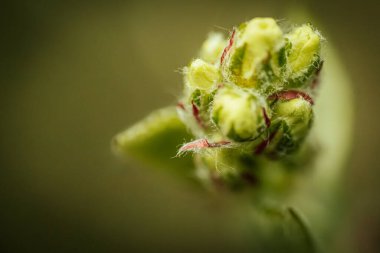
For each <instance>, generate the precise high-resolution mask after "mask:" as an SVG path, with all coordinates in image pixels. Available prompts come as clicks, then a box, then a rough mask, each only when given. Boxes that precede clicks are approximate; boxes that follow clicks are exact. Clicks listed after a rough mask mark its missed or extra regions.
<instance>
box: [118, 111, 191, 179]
mask: <svg viewBox="0 0 380 253" xmlns="http://www.w3.org/2000/svg"><path fill="white" fill-rule="evenodd" d="M190 139H191V136H190V134H189V133H188V132H187V129H186V127H185V125H183V123H182V121H181V120H180V119H179V117H178V114H177V111H176V108H175V107H166V108H163V109H159V110H156V111H154V112H152V113H151V114H150V115H148V116H147V117H146V118H145V119H143V120H141V121H140V122H138V123H136V124H135V125H133V126H131V127H130V128H128V129H126V130H125V131H123V132H121V133H119V134H118V135H116V136H115V137H114V139H113V141H112V146H113V148H114V150H115V151H116V152H117V153H118V154H120V155H121V156H126V157H133V158H137V159H138V160H141V161H144V162H146V163H148V164H150V165H154V166H156V167H157V166H158V167H164V168H171V169H174V170H175V171H178V172H179V173H189V172H190V170H191V169H193V168H194V165H193V162H192V157H190V156H187V157H175V156H176V153H177V150H178V147H179V146H180V145H181V144H182V143H184V142H185V141H188V140H190Z"/></svg>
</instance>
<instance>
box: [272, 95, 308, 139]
mask: <svg viewBox="0 0 380 253" xmlns="http://www.w3.org/2000/svg"><path fill="white" fill-rule="evenodd" d="M273 114H274V115H275V119H276V118H277V119H281V120H283V121H285V123H286V124H287V125H288V127H289V131H290V133H291V135H292V137H293V139H294V140H295V141H297V140H299V139H302V138H303V137H304V136H305V135H306V134H307V132H308V130H309V129H310V125H311V122H312V119H313V110H312V107H311V104H310V103H309V102H308V101H306V100H305V99H304V98H301V97H300V98H295V99H291V100H288V101H279V102H277V104H276V106H275V107H274V109H273Z"/></svg>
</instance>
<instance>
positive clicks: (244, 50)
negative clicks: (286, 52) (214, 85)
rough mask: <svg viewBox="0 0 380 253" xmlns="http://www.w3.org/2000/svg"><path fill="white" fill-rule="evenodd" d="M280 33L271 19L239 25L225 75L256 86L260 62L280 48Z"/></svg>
mask: <svg viewBox="0 0 380 253" xmlns="http://www.w3.org/2000/svg"><path fill="white" fill-rule="evenodd" d="M282 44H283V34H282V31H281V29H280V27H278V25H277V24H276V21H275V20H274V19H272V18H254V19H252V20H251V21H249V22H247V23H246V24H244V25H242V26H240V27H239V29H238V30H237V33H236V36H235V38H234V45H233V47H232V48H231V52H230V56H229V57H228V59H226V62H225V66H224V67H225V68H224V69H225V73H224V74H225V77H226V78H228V79H232V81H233V82H235V84H236V85H239V86H245V87H255V86H257V79H258V78H261V77H260V71H261V70H262V68H263V64H266V63H267V62H268V61H269V60H270V58H271V57H272V55H274V54H276V52H277V51H278V50H279V49H280V48H281V47H282Z"/></svg>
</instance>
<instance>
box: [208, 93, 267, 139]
mask: <svg viewBox="0 0 380 253" xmlns="http://www.w3.org/2000/svg"><path fill="white" fill-rule="evenodd" d="M211 117H212V119H213V121H214V123H215V124H216V125H217V126H218V128H219V129H220V131H221V132H222V134H223V135H224V136H226V137H228V138H230V139H232V140H234V141H245V140H249V139H253V138H254V137H255V136H257V135H258V134H259V133H260V132H261V131H262V130H263V129H264V127H265V120H264V116H263V109H262V106H261V103H260V101H259V99H258V98H257V97H256V96H255V95H254V94H252V93H250V92H246V91H243V90H240V89H239V88H234V89H232V88H228V87H226V88H222V89H221V90H220V91H218V93H217V94H216V95H215V98H214V103H213V106H212V111H211Z"/></svg>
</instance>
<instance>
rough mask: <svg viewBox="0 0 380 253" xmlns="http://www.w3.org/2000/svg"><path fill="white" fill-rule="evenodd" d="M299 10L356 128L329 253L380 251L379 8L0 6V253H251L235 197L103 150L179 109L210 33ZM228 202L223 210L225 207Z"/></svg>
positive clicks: (325, 1) (323, 4) (352, 4)
mask: <svg viewBox="0 0 380 253" xmlns="http://www.w3.org/2000/svg"><path fill="white" fill-rule="evenodd" d="M295 7H297V8H299V7H302V8H307V10H308V11H309V12H310V13H311V14H312V16H313V17H314V18H315V19H317V20H318V21H319V23H320V24H322V26H323V30H324V32H325V34H326V35H327V39H328V41H329V42H331V43H333V44H334V45H335V47H337V48H338V49H339V51H338V53H339V56H340V57H341V59H342V60H343V61H344V62H345V65H346V68H347V70H348V72H349V74H350V77H351V79H352V81H353V84H354V86H353V87H352V88H353V91H354V94H355V101H353V103H355V105H356V112H355V116H356V120H355V121H356V126H355V129H356V131H355V136H354V140H355V141H354V147H353V152H352V157H351V158H350V159H349V161H348V167H347V172H346V174H345V175H344V177H345V178H344V182H345V187H344V188H345V191H346V198H347V200H346V203H347V207H346V208H347V212H346V213H345V215H344V216H342V217H341V219H342V221H341V226H340V227H339V228H338V231H339V232H338V233H337V234H336V238H333V241H334V243H333V244H332V246H331V251H332V252H379V251H380V201H379V197H378V195H379V193H378V192H379V191H380V183H379V180H380V171H379V169H380V159H378V157H379V155H378V153H379V150H380V134H379V133H378V129H379V126H380V125H379V123H380V120H379V110H380V99H379V97H380V86H379V83H380V80H379V75H378V73H379V71H378V68H379V66H380V62H379V39H380V33H379V25H380V21H379V18H378V11H379V4H378V3H377V2H376V1H373V2H370V1H341V0H339V1H331V0H321V1H281V2H280V1H272V0H270V1H267V0H266V1H254V0H252V1H238V0H234V1H223V0H220V1H146V0H140V1H115V0H109V1H100V0H98V1H53V0H50V1H43V0H36V1H26V0H25V1H22V0H21V1H3V2H2V4H1V8H0V9H1V12H2V13H1V15H0V28H1V36H0V46H1V57H0V84H1V85H0V118H1V124H0V228H1V229H0V231H1V232H0V251H1V252H161V251H164V252H182V251H187V252H238V251H239V252H246V250H247V248H246V245H245V242H246V241H247V240H249V238H247V236H246V233H245V231H243V230H241V227H239V226H236V223H238V222H241V221H242V220H243V221H244V218H243V217H241V213H240V212H239V211H238V210H237V209H235V208H234V205H233V201H234V200H232V199H229V198H223V199H221V196H219V195H212V196H209V195H207V196H205V194H204V193H203V192H202V191H196V190H193V188H192V187H191V186H190V185H188V184H186V183H183V182H182V181H179V180H178V178H175V177H173V176H172V175H170V174H168V173H163V172H162V171H160V170H156V169H154V168H150V167H148V166H144V165H141V164H139V163H137V162H135V161H128V162H127V163H126V164H125V163H122V162H121V161H119V160H118V159H117V158H115V157H114V156H113V155H112V153H111V151H110V140H111V138H112V136H113V135H114V134H115V133H117V132H118V131H120V130H122V129H124V128H125V127H126V126H128V125H130V124H132V123H133V122H135V121H137V120H139V119H141V118H142V117H143V116H144V115H145V114H147V113H148V112H149V111H151V110H152V109H154V108H158V107H161V106H164V105H167V104H171V103H174V102H175V100H176V98H177V96H178V94H179V92H180V90H181V75H180V74H179V73H178V70H179V69H180V67H182V66H184V65H186V64H187V63H188V61H189V60H190V59H191V58H192V57H193V56H194V55H195V54H196V52H197V50H198V47H199V46H200V44H201V42H202V41H203V39H204V38H205V36H206V34H207V33H208V32H209V31H211V30H222V31H223V30H225V29H229V28H231V27H232V26H233V25H234V24H238V23H240V22H241V21H244V20H248V19H250V18H252V17H255V16H273V17H276V18H278V19H283V18H285V19H286V15H287V14H286V13H288V12H289V10H290V9H292V8H295ZM231 202H232V204H231Z"/></svg>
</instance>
